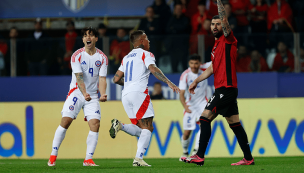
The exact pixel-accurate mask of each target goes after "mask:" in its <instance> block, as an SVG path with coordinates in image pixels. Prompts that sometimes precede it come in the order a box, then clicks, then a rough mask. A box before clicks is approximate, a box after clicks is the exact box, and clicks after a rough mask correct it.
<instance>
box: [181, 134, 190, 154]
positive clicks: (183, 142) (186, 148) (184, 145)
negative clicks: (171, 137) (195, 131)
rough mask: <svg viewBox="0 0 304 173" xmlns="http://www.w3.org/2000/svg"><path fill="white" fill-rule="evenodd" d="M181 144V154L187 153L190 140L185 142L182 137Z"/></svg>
mask: <svg viewBox="0 0 304 173" xmlns="http://www.w3.org/2000/svg"><path fill="white" fill-rule="evenodd" d="M181 142H182V147H183V153H188V147H189V142H190V138H188V139H187V140H184V137H183V136H182V138H181Z"/></svg>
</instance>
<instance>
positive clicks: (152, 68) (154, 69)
mask: <svg viewBox="0 0 304 173" xmlns="http://www.w3.org/2000/svg"><path fill="white" fill-rule="evenodd" d="M149 70H150V71H151V73H152V74H153V75H154V76H155V77H156V78H157V79H158V80H160V81H163V82H165V83H166V84H168V86H169V87H170V88H171V89H172V90H173V91H174V92H176V93H179V92H180V89H179V88H178V87H177V86H176V85H175V84H174V83H172V82H171V81H170V80H169V79H168V78H167V77H166V76H165V75H164V73H163V72H162V71H161V70H160V69H159V68H158V67H156V65H155V64H151V65H149Z"/></svg>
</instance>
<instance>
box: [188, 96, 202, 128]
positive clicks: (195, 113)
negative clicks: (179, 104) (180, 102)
mask: <svg viewBox="0 0 304 173" xmlns="http://www.w3.org/2000/svg"><path fill="white" fill-rule="evenodd" d="M206 104H207V101H205V100H204V101H203V102H202V103H201V104H199V105H196V106H189V109H190V110H191V113H188V112H186V111H185V110H184V118H183V128H184V130H195V128H196V124H199V118H200V116H201V115H202V113H203V112H204V109H205V106H206Z"/></svg>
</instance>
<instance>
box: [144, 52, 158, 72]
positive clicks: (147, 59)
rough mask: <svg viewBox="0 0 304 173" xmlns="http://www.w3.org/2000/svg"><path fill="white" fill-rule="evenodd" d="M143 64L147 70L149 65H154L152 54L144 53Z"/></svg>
mask: <svg viewBox="0 0 304 173" xmlns="http://www.w3.org/2000/svg"><path fill="white" fill-rule="evenodd" d="M144 55H145V57H144V59H143V61H144V63H145V66H146V67H147V69H148V68H149V65H151V64H155V57H154V55H153V53H151V52H144Z"/></svg>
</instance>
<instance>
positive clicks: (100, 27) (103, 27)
mask: <svg viewBox="0 0 304 173" xmlns="http://www.w3.org/2000/svg"><path fill="white" fill-rule="evenodd" d="M98 29H107V27H106V25H105V24H103V23H100V24H99V25H98Z"/></svg>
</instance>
